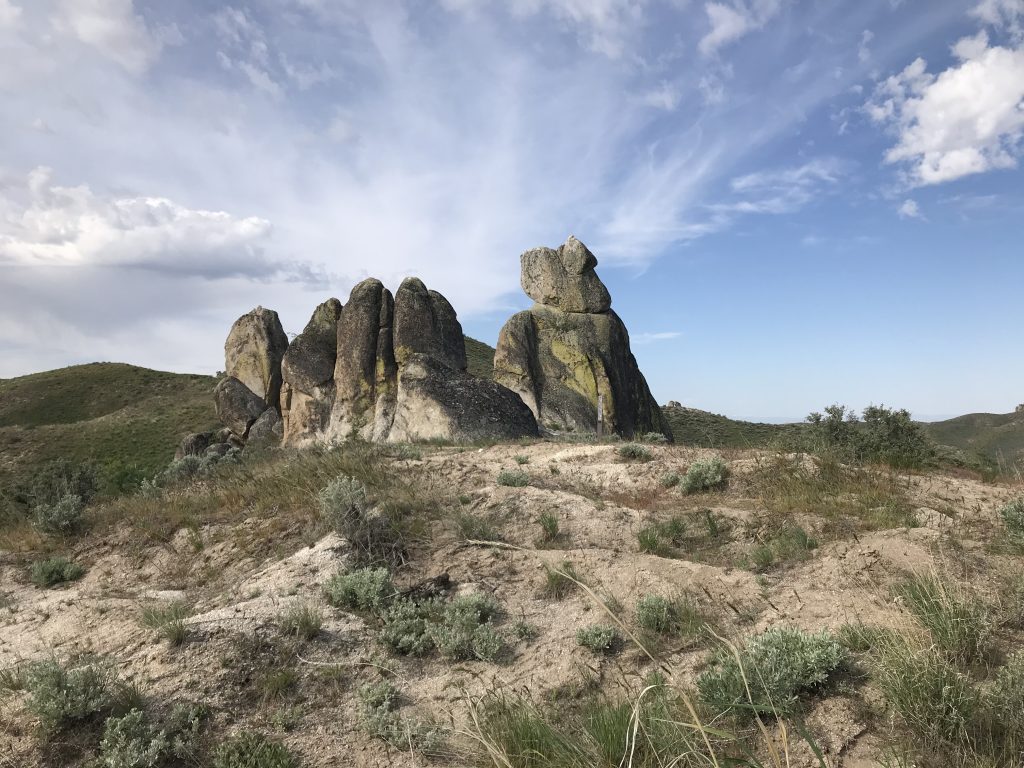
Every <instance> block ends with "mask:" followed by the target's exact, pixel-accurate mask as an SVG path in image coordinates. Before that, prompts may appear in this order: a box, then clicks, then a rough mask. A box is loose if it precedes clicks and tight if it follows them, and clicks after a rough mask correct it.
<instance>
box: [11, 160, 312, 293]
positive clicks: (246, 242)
mask: <svg viewBox="0 0 1024 768" xmlns="http://www.w3.org/2000/svg"><path fill="white" fill-rule="evenodd" d="M0 222H2V223H3V228H2V230H0V232H2V233H3V234H0V263H5V264H7V265H8V266H7V267H5V269H7V268H9V267H10V266H12V265H13V266H28V267H32V266H38V267H111V266H122V267H135V268H142V269H148V270H155V271H160V272H167V273H176V274H182V275H196V276H202V277H207V278H219V277H224V276H227V275H245V276H249V277H256V278H266V277H269V276H273V275H277V276H279V277H287V276H288V273H289V272H291V276H293V277H294V276H300V277H301V276H304V275H306V276H308V275H309V274H312V273H311V271H309V270H308V268H304V267H296V266H294V265H283V264H278V263H275V262H273V261H271V260H270V259H268V258H267V256H266V255H265V251H266V246H267V244H268V241H269V238H270V234H271V226H270V222H268V221H266V220H265V219H261V218H258V217H255V216H251V217H247V218H238V217H235V216H232V215H231V214H228V213H225V212H224V211H204V210H193V209H190V208H186V207H184V206H181V205H178V204H177V203H175V202H173V201H171V200H168V199H166V198H160V197H109V198H105V197H101V196H99V195H97V194H96V193H94V192H93V191H92V190H91V189H90V188H89V187H88V186H85V185H80V186H76V187H64V186H58V185H56V184H54V182H53V172H52V171H51V170H50V169H49V168H42V167H41V168H36V169H35V170H33V171H32V172H31V173H30V174H29V175H28V178H27V179H26V180H25V182H24V185H23V186H22V187H21V188H11V187H10V186H8V187H7V188H6V189H5V190H4V194H3V196H2V197H0Z"/></svg>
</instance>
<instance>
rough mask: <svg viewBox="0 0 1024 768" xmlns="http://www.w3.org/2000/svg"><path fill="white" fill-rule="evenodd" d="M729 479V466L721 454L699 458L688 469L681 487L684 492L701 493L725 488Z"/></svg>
mask: <svg viewBox="0 0 1024 768" xmlns="http://www.w3.org/2000/svg"><path fill="white" fill-rule="evenodd" d="M728 479H729V467H728V466H727V465H726V463H725V461H724V460H723V459H722V457H721V456H712V457H710V458H707V459H698V460H697V461H695V462H693V464H691V465H690V468H689V469H687V470H686V476H685V477H684V478H683V480H682V482H681V483H680V484H679V487H680V488H681V489H682V491H683V493H686V494H690V493H701V492H703V491H713V490H717V489H719V488H724V487H725V483H726V481H727V480H728Z"/></svg>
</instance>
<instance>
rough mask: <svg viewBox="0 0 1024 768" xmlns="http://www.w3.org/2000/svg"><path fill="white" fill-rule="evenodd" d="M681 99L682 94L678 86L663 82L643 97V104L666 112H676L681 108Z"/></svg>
mask: <svg viewBox="0 0 1024 768" xmlns="http://www.w3.org/2000/svg"><path fill="white" fill-rule="evenodd" d="M681 98H682V94H681V93H680V92H679V87H678V86H677V85H674V84H672V83H668V82H662V83H660V84H659V85H658V87H657V88H654V89H653V90H650V91H648V92H647V93H645V94H644V95H643V97H641V102H643V103H644V104H646V105H647V106H649V107H655V108H657V109H663V110H665V111H666V112H674V111H675V109H676V107H678V106H679V100H680V99H681Z"/></svg>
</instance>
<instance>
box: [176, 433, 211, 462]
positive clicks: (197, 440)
mask: <svg viewBox="0 0 1024 768" xmlns="http://www.w3.org/2000/svg"><path fill="white" fill-rule="evenodd" d="M212 439H213V433H212V432H193V433H192V434H190V435H186V436H185V437H184V438H183V439H182V441H181V443H180V444H179V445H178V449H177V450H176V451H175V452H174V460H175V461H180V460H181V459H183V458H185V457H186V456H202V455H203V454H205V453H206V449H207V448H209V447H210V442H211V440H212Z"/></svg>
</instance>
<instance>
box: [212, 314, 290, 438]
mask: <svg viewBox="0 0 1024 768" xmlns="http://www.w3.org/2000/svg"><path fill="white" fill-rule="evenodd" d="M286 349H288V337H287V336H285V333H284V329H283V328H282V327H281V320H280V319H279V318H278V316H277V312H274V311H272V310H269V309H264V308H263V307H256V309H254V310H253V311H252V312H248V313H246V314H244V315H242V316H241V317H240V318H238V319H237V320H236V321H235V324H234V325H232V326H231V331H230V333H228V338H227V341H225V342H224V364H225V368H224V370H225V371H226V372H227V374H228V376H231V377H233V378H235V379H237V380H238V381H240V382H241V383H242V384H243V385H245V386H246V387H248V389H249V390H250V391H251V392H253V393H254V394H255V395H256V396H257V397H258V398H260V399H261V400H262V401H263V402H265V403H268V404H269V405H272V406H273V407H275V408H276V407H277V404H278V399H279V398H280V396H281V359H282V358H283V357H284V353H285V350H286ZM236 434H237V433H236Z"/></svg>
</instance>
